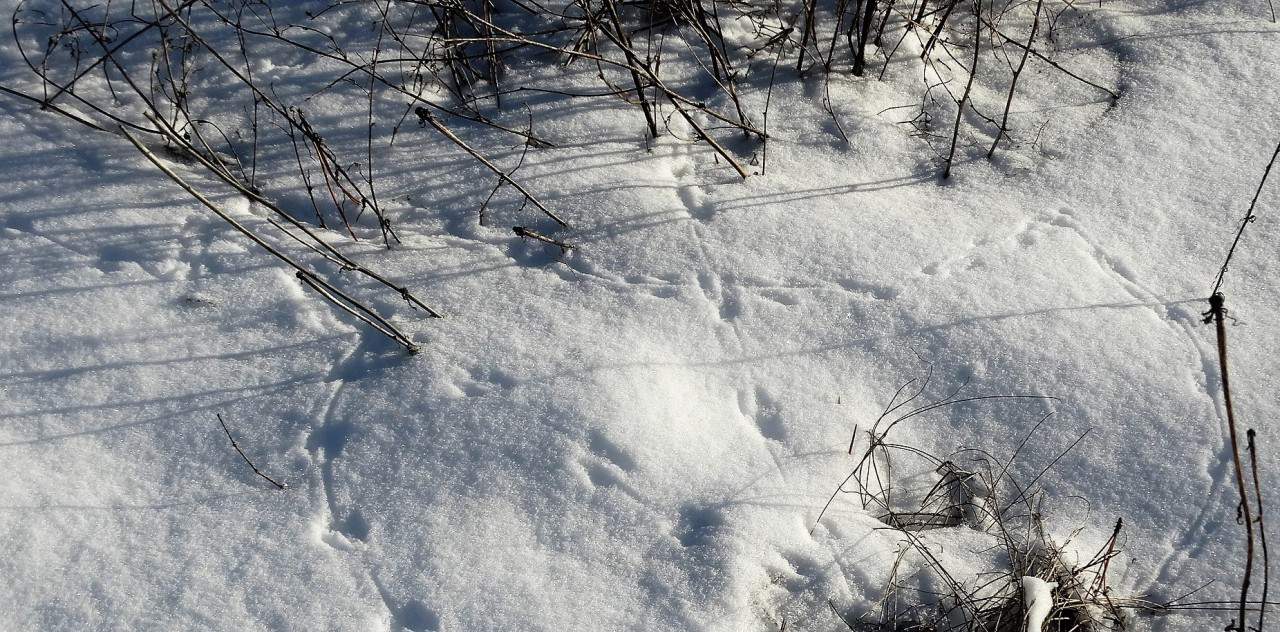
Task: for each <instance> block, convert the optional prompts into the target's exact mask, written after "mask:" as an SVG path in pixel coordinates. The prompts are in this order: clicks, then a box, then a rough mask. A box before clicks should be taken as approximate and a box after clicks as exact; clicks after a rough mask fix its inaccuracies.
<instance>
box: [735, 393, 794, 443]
mask: <svg viewBox="0 0 1280 632" xmlns="http://www.w3.org/2000/svg"><path fill="white" fill-rule="evenodd" d="M738 410H739V411H741V412H742V415H743V416H744V417H746V418H747V419H748V420H749V421H751V423H753V424H754V425H755V427H756V429H758V430H759V431H760V435H761V436H763V437H764V438H766V439H772V440H774V441H785V440H786V439H787V431H786V427H785V423H784V421H783V419H782V411H781V409H780V408H779V407H778V404H777V403H776V402H774V400H773V398H772V397H771V396H770V395H769V393H768V392H767V391H765V390H764V389H763V388H756V389H755V391H754V392H748V391H738Z"/></svg>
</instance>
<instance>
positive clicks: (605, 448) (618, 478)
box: [579, 433, 636, 496]
mask: <svg viewBox="0 0 1280 632" xmlns="http://www.w3.org/2000/svg"><path fill="white" fill-rule="evenodd" d="M587 452H588V454H586V455H584V456H583V457H582V459H581V460H580V461H579V465H580V466H581V467H582V469H583V471H584V472H585V473H586V475H587V480H589V481H590V482H591V484H592V485H593V486H595V487H614V488H617V489H620V490H622V491H624V492H626V493H627V494H629V495H631V496H635V495H636V493H635V492H634V490H632V489H631V488H630V487H629V486H628V485H627V484H626V477H627V474H629V473H631V471H632V470H634V469H635V466H636V464H635V460H634V459H632V457H631V455H629V454H627V453H626V451H624V450H623V449H622V448H620V447H618V446H617V445H616V444H614V443H613V442H611V441H609V440H608V439H607V438H606V437H604V435H601V434H599V433H593V434H592V435H591V438H590V439H589V440H588V442H587Z"/></svg>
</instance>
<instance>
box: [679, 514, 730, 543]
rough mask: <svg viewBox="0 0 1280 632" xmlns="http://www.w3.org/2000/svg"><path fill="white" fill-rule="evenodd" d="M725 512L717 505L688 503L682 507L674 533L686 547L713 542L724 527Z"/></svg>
mask: <svg viewBox="0 0 1280 632" xmlns="http://www.w3.org/2000/svg"><path fill="white" fill-rule="evenodd" d="M724 523H725V519H724V513H723V512H722V511H720V510H719V509H717V508H715V507H703V506H699V505H686V506H685V507H683V508H681V509H680V517H679V519H678V520H677V521H676V527H675V531H674V535H675V536H676V539H677V540H679V541H680V546H683V547H685V548H689V547H693V546H706V545H709V544H711V543H712V541H713V540H714V539H715V537H716V535H717V534H718V533H719V532H720V530H721V529H722V528H723V527H724Z"/></svg>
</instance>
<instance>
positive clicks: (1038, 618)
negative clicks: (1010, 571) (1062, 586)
mask: <svg viewBox="0 0 1280 632" xmlns="http://www.w3.org/2000/svg"><path fill="white" fill-rule="evenodd" d="M1057 587H1058V582H1047V581H1045V580H1043V579H1040V578H1039V577H1029V576H1024V577H1023V578H1022V602H1023V604H1025V606H1026V609H1027V621H1026V626H1024V628H1023V629H1024V630H1026V632H1040V630H1042V629H1044V621H1045V619H1047V618H1049V612H1050V611H1051V610H1053V589H1054V588H1057Z"/></svg>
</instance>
